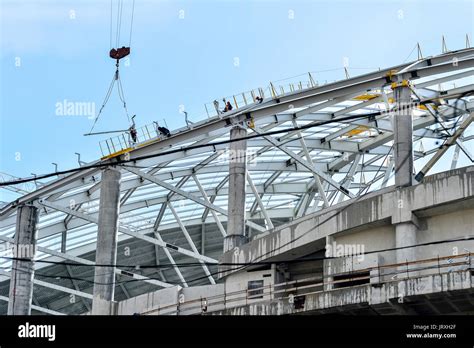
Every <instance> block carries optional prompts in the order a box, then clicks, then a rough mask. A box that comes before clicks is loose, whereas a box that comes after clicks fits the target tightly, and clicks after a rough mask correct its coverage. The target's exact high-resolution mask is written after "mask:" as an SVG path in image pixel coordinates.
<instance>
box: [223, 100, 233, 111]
mask: <svg viewBox="0 0 474 348" xmlns="http://www.w3.org/2000/svg"><path fill="white" fill-rule="evenodd" d="M230 110H232V104H231V103H230V102H227V103H226V104H225V109H224V112H227V111H230Z"/></svg>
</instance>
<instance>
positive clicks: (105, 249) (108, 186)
mask: <svg viewBox="0 0 474 348" xmlns="http://www.w3.org/2000/svg"><path fill="white" fill-rule="evenodd" d="M119 200H120V171H118V170H116V169H113V168H106V169H104V170H103V171H102V181H101V184H100V205H99V226H98V233H97V248H96V255H95V262H96V264H102V265H115V263H116V260H117V230H118V217H119V207H120V206H119ZM114 271H115V268H114V267H96V268H95V274H94V282H95V283H94V291H93V296H94V297H93V300H92V314H94V315H112V314H114V306H113V300H114V289H115V273H114Z"/></svg>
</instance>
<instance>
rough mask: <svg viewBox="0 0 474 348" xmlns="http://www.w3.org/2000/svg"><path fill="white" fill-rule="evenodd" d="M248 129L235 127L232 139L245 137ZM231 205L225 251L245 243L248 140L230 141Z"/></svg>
mask: <svg viewBox="0 0 474 348" xmlns="http://www.w3.org/2000/svg"><path fill="white" fill-rule="evenodd" d="M246 135H247V130H245V129H244V128H241V127H234V128H232V129H231V131H230V139H238V138H242V137H245V136H246ZM229 157H230V158H229V207H228V214H229V216H228V218H227V236H226V237H225V238H224V252H226V251H229V250H232V249H234V248H235V247H238V246H240V245H242V244H244V243H245V189H246V181H245V179H246V170H247V141H246V140H241V141H234V142H232V143H230V156H229Z"/></svg>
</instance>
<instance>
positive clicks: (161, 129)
mask: <svg viewBox="0 0 474 348" xmlns="http://www.w3.org/2000/svg"><path fill="white" fill-rule="evenodd" d="M158 132H160V134H161V135H163V136H165V137H169V136H171V132H170V131H169V129H168V128H166V127H158Z"/></svg>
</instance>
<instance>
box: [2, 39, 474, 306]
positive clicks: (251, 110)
mask: <svg viewBox="0 0 474 348" xmlns="http://www.w3.org/2000/svg"><path fill="white" fill-rule="evenodd" d="M473 74H474V49H472V48H467V49H463V50H459V51H454V52H447V53H444V54H442V55H438V56H434V57H429V58H425V59H419V60H417V61H414V62H409V63H405V64H401V65H398V66H394V67H390V68H387V69H383V70H379V71H375V72H372V73H368V74H365V75H361V76H357V77H353V78H347V79H344V80H341V81H337V82H334V83H327V84H323V85H318V84H317V83H315V82H314V81H313V82H312V83H310V84H309V85H305V86H303V85H302V84H300V85H299V86H298V85H296V87H295V86H293V88H291V87H290V88H289V91H288V88H287V90H286V91H285V89H284V88H279V86H274V85H271V86H270V89H269V90H268V92H267V93H266V94H265V93H262V94H263V101H261V102H260V101H259V100H258V101H255V102H252V101H249V102H247V101H246V103H245V104H244V105H243V106H242V105H241V106H240V107H237V108H234V109H233V110H232V111H231V112H227V113H222V114H221V113H220V114H218V115H214V116H212V115H211V117H209V118H208V119H206V120H203V121H200V122H196V123H194V124H192V125H191V126H190V127H187V128H183V129H180V130H177V131H171V136H170V137H165V138H160V137H159V135H157V136H156V138H155V137H154V136H153V135H151V136H149V137H148V139H147V140H146V142H142V143H138V144H135V145H133V146H132V147H131V149H127V151H125V152H121V151H118V153H114V152H113V151H110V153H107V154H106V156H104V158H103V159H102V160H100V161H97V162H94V163H89V164H84V165H83V167H84V168H83V169H82V170H80V171H77V172H75V173H72V174H67V175H61V176H60V177H58V178H57V179H55V180H52V181H50V182H48V183H46V184H44V185H42V186H41V187H39V188H37V189H35V190H33V191H32V192H29V193H26V194H25V192H24V191H18V192H21V194H23V195H22V196H21V197H20V198H19V199H18V200H17V201H15V202H11V203H9V204H6V205H5V206H3V207H2V208H1V210H0V241H1V242H2V243H3V244H2V246H3V249H2V250H6V249H8V246H9V245H10V244H9V243H12V242H13V240H12V236H13V234H14V231H15V223H16V207H17V206H18V204H21V203H25V202H32V203H33V204H34V205H36V206H37V207H39V208H40V220H39V231H38V260H39V261H38V262H37V263H36V273H35V287H34V292H33V304H34V306H33V312H36V311H38V312H43V313H48V314H81V313H85V312H87V311H89V310H90V308H91V298H92V295H91V294H92V288H93V279H94V260H95V252H94V251H95V248H96V239H97V222H98V209H99V196H100V182H101V170H102V168H101V167H99V166H95V167H94V166H93V165H98V164H110V165H115V166H116V167H117V168H118V169H120V171H121V173H122V180H121V188H120V190H121V198H120V219H119V221H120V227H119V247H118V257H117V264H118V267H117V269H116V271H115V272H116V274H117V278H116V279H117V286H116V290H115V300H121V299H125V298H129V297H132V296H136V295H138V294H142V293H145V292H149V291H153V290H156V289H159V288H163V287H169V286H174V285H180V286H183V287H187V286H193V285H199V284H212V283H214V282H216V281H217V277H216V270H217V267H216V266H213V265H212V264H217V263H218V258H219V256H220V255H221V254H222V251H223V238H224V236H225V235H226V227H227V224H226V221H227V216H228V212H227V209H228V200H229V198H228V191H229V190H228V178H229V143H228V142H226V141H225V140H228V139H229V133H230V130H231V128H232V126H233V125H236V124H241V125H243V127H244V128H245V129H246V130H247V134H248V136H251V138H249V139H248V140H247V150H248V152H247V170H248V173H247V190H246V192H247V194H246V233H247V237H248V238H250V239H251V238H253V237H255V236H256V235H258V234H261V233H271V230H272V229H273V228H274V227H276V226H278V225H281V224H282V223H285V222H287V221H290V220H293V219H297V218H299V217H302V216H304V215H307V214H309V213H312V212H314V211H317V210H320V209H324V208H325V207H328V206H332V205H335V204H338V203H339V202H341V201H344V200H348V199H355V198H356V197H358V196H360V195H363V194H365V193H367V192H371V191H374V190H378V189H381V188H383V187H385V186H387V185H391V184H393V183H392V177H393V167H394V161H393V156H392V153H393V139H394V132H393V130H394V127H393V112H392V111H393V107H394V105H395V104H394V102H393V90H392V88H391V81H392V77H393V76H399V77H402V78H403V79H406V80H409V81H410V83H411V86H412V101H413V102H414V103H415V105H414V107H413V110H412V114H413V134H414V138H413V141H414V149H415V151H414V160H415V167H416V172H417V173H422V175H418V176H417V177H418V178H419V179H420V180H422V178H423V176H424V174H427V175H429V174H430V173H432V172H435V171H439V170H445V169H449V168H455V167H456V166H457V165H460V164H461V163H460V162H461V159H463V160H465V161H468V162H469V161H470V162H472V160H473V159H474V157H473V156H474V153H473V152H474V151H473V140H474V135H473V134H472V128H469V125H470V124H471V121H472V118H473V116H472V115H473V114H472V110H473V107H474V102H473V100H474V99H473V97H472V96H471V95H470V94H469V92H470V91H472V90H474V79H473ZM282 130H283V131H282ZM276 131H282V132H281V133H277V132H276ZM205 144H210V146H196V145H205ZM212 144H214V145H212ZM451 147H453V148H454V150H453V151H454V152H453V151H450V152H447V150H448V149H450V148H451ZM175 150H176V151H175ZM178 150H180V151H178ZM120 156H121V157H120ZM448 156H449V158H448ZM117 158H121V159H126V160H129V161H128V162H126V163H120V164H116V160H117ZM414 174H415V173H414ZM19 190H20V189H19ZM3 255H4V256H5V255H8V254H7V253H6V252H3ZM42 261H52V262H55V263H54V264H51V263H45V262H42ZM63 261H64V262H65V264H61V262H63ZM201 261H202V263H199V262H201ZM0 262H1V265H0V267H2V268H1V269H0V281H1V282H0V299H1V300H3V301H0V313H1V314H6V312H7V301H8V288H9V275H10V272H9V267H10V266H11V262H10V261H9V260H8V259H2V260H1V261H0ZM186 263H193V264H192V265H185V264H186ZM136 265H140V266H154V265H156V266H157V267H155V268H153V267H146V268H142V267H126V266H136Z"/></svg>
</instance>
